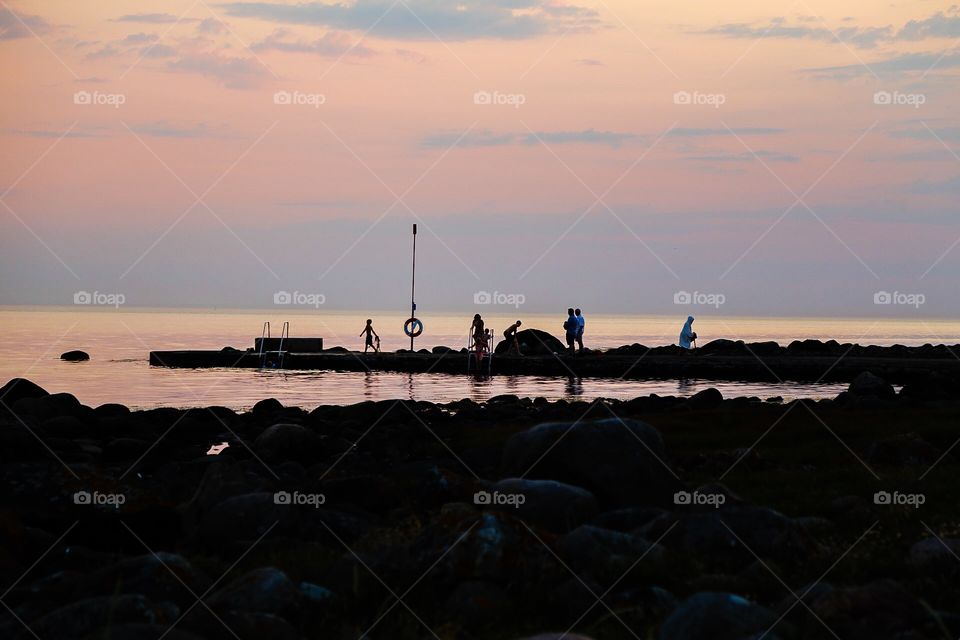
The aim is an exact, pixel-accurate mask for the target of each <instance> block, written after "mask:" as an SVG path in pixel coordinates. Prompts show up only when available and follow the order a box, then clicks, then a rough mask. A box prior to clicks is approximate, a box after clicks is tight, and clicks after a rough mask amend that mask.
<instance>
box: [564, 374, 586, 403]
mask: <svg viewBox="0 0 960 640" xmlns="http://www.w3.org/2000/svg"><path fill="white" fill-rule="evenodd" d="M565 391H566V394H567V397H568V398H576V397H579V396H582V395H583V380H581V379H580V378H574V377H573V376H570V377H569V378H567V384H566V386H565Z"/></svg>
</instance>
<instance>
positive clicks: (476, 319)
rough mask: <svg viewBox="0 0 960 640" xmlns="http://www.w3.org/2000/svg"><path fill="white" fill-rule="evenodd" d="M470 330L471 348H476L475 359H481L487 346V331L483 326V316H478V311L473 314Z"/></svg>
mask: <svg viewBox="0 0 960 640" xmlns="http://www.w3.org/2000/svg"><path fill="white" fill-rule="evenodd" d="M470 332H471V333H472V335H473V348H474V349H475V350H476V353H477V360H481V359H482V358H483V352H484V350H485V349H486V346H487V332H486V330H485V329H484V326H483V318H481V317H480V314H479V313H477V314H474V316H473V323H472V324H471V325H470Z"/></svg>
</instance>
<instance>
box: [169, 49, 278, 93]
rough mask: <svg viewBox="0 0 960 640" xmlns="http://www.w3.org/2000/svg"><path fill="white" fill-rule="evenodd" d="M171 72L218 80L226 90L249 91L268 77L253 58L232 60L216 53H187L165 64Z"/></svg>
mask: <svg viewBox="0 0 960 640" xmlns="http://www.w3.org/2000/svg"><path fill="white" fill-rule="evenodd" d="M167 68H168V69H170V70H171V71H185V72H188V73H195V74H199V75H203V76H207V77H210V78H215V79H217V80H219V81H220V82H221V83H222V84H223V85H224V86H225V87H227V88H228V89H250V88H253V87H255V86H258V85H259V84H261V82H262V81H263V80H264V79H266V77H267V76H269V73H268V72H267V70H266V69H265V68H264V67H263V65H262V64H260V62H258V61H257V60H255V59H253V58H233V57H229V56H223V55H220V54H218V53H212V52H202V53H188V54H185V55H182V56H181V57H179V58H177V59H176V60H171V61H170V62H168V63H167Z"/></svg>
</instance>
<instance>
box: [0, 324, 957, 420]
mask: <svg viewBox="0 0 960 640" xmlns="http://www.w3.org/2000/svg"><path fill="white" fill-rule="evenodd" d="M471 317H472V314H470V313H464V314H429V313H426V312H424V313H423V315H422V320H423V321H424V324H425V330H424V334H423V336H421V337H420V338H419V339H418V340H417V344H416V346H417V348H422V347H427V348H429V347H433V346H435V345H446V346H450V347H461V346H465V345H466V341H467V333H468V330H469V326H470V320H471ZM518 317H519V318H520V319H522V320H523V322H524V327H525V328H527V327H533V328H539V329H544V330H546V331H549V332H551V333H553V334H554V335H560V334H561V333H562V329H561V325H562V323H563V320H564V318H563V317H561V316H546V315H536V314H527V313H522V314H514V315H506V314H484V318H485V320H486V322H487V326H488V327H491V328H492V329H494V331H495V333H496V334H497V335H499V333H500V332H501V331H502V330H503V329H504V328H506V327H507V326H508V325H509V324H510V323H511V322H513V321H514V320H516V319H517V318H518ZM367 318H371V319H373V321H374V327H375V328H376V330H377V332H378V333H379V334H380V336H381V337H382V339H383V349H384V350H393V349H397V348H401V347H408V346H409V339H407V338H405V337H404V335H403V333H402V326H403V321H404V319H405V315H403V314H398V313H391V312H346V311H344V312H331V311H326V310H321V311H309V312H305V311H291V310H284V311H283V312H279V311H277V310H276V309H271V310H262V311H257V310H243V311H220V310H214V311H211V310H196V309H179V310H170V309H163V310H151V309H129V308H123V307H121V308H120V309H113V308H82V309H78V308H76V307H70V308H51V307H44V308H13V307H5V308H0V327H2V330H3V347H2V351H0V353H2V354H3V355H2V358H0V381H4V382H5V381H6V380H8V379H10V378H14V377H25V378H29V379H30V380H33V381H34V382H36V383H38V384H40V385H41V386H43V387H45V388H46V389H47V390H49V391H52V392H56V391H67V392H70V393H72V394H74V395H76V396H77V397H78V398H79V399H80V401H81V402H83V403H84V404H88V405H91V406H96V405H99V404H103V403H105V402H120V403H123V404H126V405H128V406H130V407H135V408H149V407H157V406H176V407H193V406H207V405H224V406H228V407H232V408H235V409H246V408H249V407H251V406H252V405H253V404H254V403H255V402H256V401H258V400H260V399H262V398H266V397H275V398H277V399H279V400H280V401H281V402H283V403H284V404H286V405H296V406H302V407H305V408H311V407H314V406H317V405H320V404H350V403H354V402H361V401H363V400H383V399H394V398H414V399H417V400H429V401H433V402H448V401H452V400H459V399H461V398H471V399H474V400H477V401H480V400H484V399H486V398H489V397H492V396H495V395H499V394H503V393H511V394H516V395H519V396H527V397H537V396H543V397H546V398H549V399H558V398H566V399H574V398H581V399H589V398H594V397H607V398H632V397H636V396H640V395H647V394H650V393H658V394H661V395H690V394H693V393H696V392H697V391H700V390H702V389H705V388H707V387H710V386H713V387H717V388H719V389H720V390H721V391H722V392H723V393H724V395H727V396H732V395H757V396H761V397H769V396H777V395H779V396H783V397H784V398H787V399H790V398H797V397H827V396H832V395H835V394H836V393H838V392H839V391H840V390H841V389H843V388H844V385H800V384H787V385H778V384H762V383H737V382H711V381H702V380H685V381H677V380H629V381H620V380H605V379H585V380H582V381H579V382H571V381H568V380H566V379H562V378H538V377H518V376H494V377H493V378H492V379H488V380H477V379H474V378H471V377H468V376H458V375H447V374H403V373H386V372H374V373H344V372H319V371H286V372H285V371H257V370H251V369H196V370H192V369H166V368H161V367H151V366H149V364H148V362H147V354H148V352H149V351H151V350H166V349H220V348H221V347H224V346H227V345H229V346H233V347H236V348H238V349H244V348H246V347H252V346H253V340H254V338H255V337H258V336H259V335H260V333H261V329H262V326H263V323H264V322H265V321H270V322H271V323H272V329H273V333H274V335H277V334H278V333H279V330H280V325H282V323H283V322H284V321H289V322H290V333H291V335H292V336H320V337H323V338H324V341H325V346H327V347H331V346H335V345H342V346H347V347H350V348H355V349H362V346H363V343H362V339H361V338H360V337H359V334H360V331H361V330H362V329H363V326H364V323H365V321H366V319H367ZM685 319H686V318H685V316H684V317H667V316H614V315H587V317H586V320H587V325H586V338H585V343H586V345H587V346H588V347H593V348H608V347H616V346H620V345H623V344H632V343H634V342H639V343H642V344H646V345H650V346H655V345H664V344H672V343H673V342H674V341H675V340H676V337H677V334H678V333H679V332H680V327H681V325H682V324H683V321H684V320H685ZM694 328H695V329H696V331H697V332H698V334H699V335H700V336H701V338H700V343H701V344H705V343H706V342H707V341H709V340H712V339H714V338H721V337H722V338H730V339H739V340H746V341H748V342H753V341H763V340H775V341H777V342H779V343H781V344H784V345H785V344H788V343H789V342H790V341H792V340H798V339H805V338H816V339H822V340H826V339H831V338H832V339H835V340H838V341H839V342H858V343H860V344H879V345H889V344H897V343H899V344H906V345H920V344H925V343H934V344H941V343H943V344H951V345H952V344H957V343H960V322H956V321H944V320H919V319H917V320H900V319H883V320H876V319H851V318H840V319H837V318H831V319H826V318H748V317H723V316H713V315H704V316H702V317H700V318H699V319H698V320H697V322H696V323H695V325H694ZM72 349H82V350H84V351H86V352H87V353H89V354H90V358H91V359H90V360H89V361H88V362H80V363H71V362H63V361H61V360H60V359H59V356H60V354H61V353H62V352H64V351H69V350H72Z"/></svg>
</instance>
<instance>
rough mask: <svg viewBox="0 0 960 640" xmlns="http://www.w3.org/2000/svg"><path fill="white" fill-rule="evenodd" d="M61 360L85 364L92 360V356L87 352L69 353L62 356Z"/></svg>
mask: <svg viewBox="0 0 960 640" xmlns="http://www.w3.org/2000/svg"><path fill="white" fill-rule="evenodd" d="M60 359H61V360H66V361H67V362H83V361H84V360H89V359H90V354H88V353H87V352H86V351H67V352H65V353H61V354H60Z"/></svg>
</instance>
